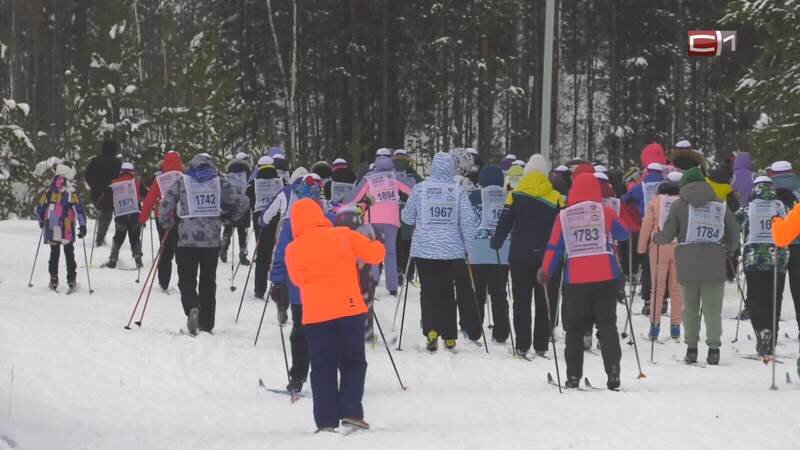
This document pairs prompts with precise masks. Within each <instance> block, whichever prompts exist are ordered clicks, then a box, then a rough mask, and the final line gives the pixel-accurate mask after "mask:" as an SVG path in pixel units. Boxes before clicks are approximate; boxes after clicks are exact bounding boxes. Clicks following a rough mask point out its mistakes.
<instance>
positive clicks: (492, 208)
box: [480, 186, 506, 230]
mask: <svg viewBox="0 0 800 450" xmlns="http://www.w3.org/2000/svg"><path fill="white" fill-rule="evenodd" d="M481 203H482V205H483V207H482V210H481V225H480V228H485V229H490V230H494V229H495V228H496V227H497V221H498V220H500V214H501V213H502V212H503V208H504V207H505V203H506V190H505V189H503V188H502V186H486V187H485V188H483V189H481Z"/></svg>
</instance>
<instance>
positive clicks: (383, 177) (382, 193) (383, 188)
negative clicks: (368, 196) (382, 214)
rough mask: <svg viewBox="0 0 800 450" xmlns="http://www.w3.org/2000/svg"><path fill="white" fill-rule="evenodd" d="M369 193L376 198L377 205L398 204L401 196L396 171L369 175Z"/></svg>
mask: <svg viewBox="0 0 800 450" xmlns="http://www.w3.org/2000/svg"><path fill="white" fill-rule="evenodd" d="M367 183H368V184H369V191H370V192H371V193H372V195H373V196H374V197H375V203H384V202H397V201H399V200H400V196H399V195H398V193H397V177H395V175H394V171H388V172H373V173H371V174H369V175H367Z"/></svg>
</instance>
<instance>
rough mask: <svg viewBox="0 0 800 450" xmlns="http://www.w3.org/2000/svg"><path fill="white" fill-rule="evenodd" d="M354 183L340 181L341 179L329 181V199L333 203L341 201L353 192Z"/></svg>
mask: <svg viewBox="0 0 800 450" xmlns="http://www.w3.org/2000/svg"><path fill="white" fill-rule="evenodd" d="M354 187H355V185H354V184H350V183H342V182H341V181H333V182H331V201H332V202H334V203H343V202H344V200H345V199H346V198H348V197H349V196H350V193H352V192H353V188H354Z"/></svg>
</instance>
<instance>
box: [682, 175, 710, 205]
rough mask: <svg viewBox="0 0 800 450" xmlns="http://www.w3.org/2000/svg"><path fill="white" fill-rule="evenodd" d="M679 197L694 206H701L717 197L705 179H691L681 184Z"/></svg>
mask: <svg viewBox="0 0 800 450" xmlns="http://www.w3.org/2000/svg"><path fill="white" fill-rule="evenodd" d="M680 196H681V199H682V200H684V201H685V202H686V203H689V204H690V205H692V206H694V207H698V206H703V205H705V204H706V203H708V202H713V201H714V200H716V199H717V194H715V193H714V190H713V189H711V186H709V185H708V183H706V182H705V181H692V182H691V183H688V184H684V185H682V186H681V192H680Z"/></svg>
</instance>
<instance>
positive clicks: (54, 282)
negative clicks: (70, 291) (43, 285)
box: [50, 277, 58, 291]
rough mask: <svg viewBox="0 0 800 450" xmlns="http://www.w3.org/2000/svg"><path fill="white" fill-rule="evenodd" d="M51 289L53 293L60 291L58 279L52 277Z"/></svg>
mask: <svg viewBox="0 0 800 450" xmlns="http://www.w3.org/2000/svg"><path fill="white" fill-rule="evenodd" d="M50 289H51V290H53V291H55V290H57V289H58V277H50Z"/></svg>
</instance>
